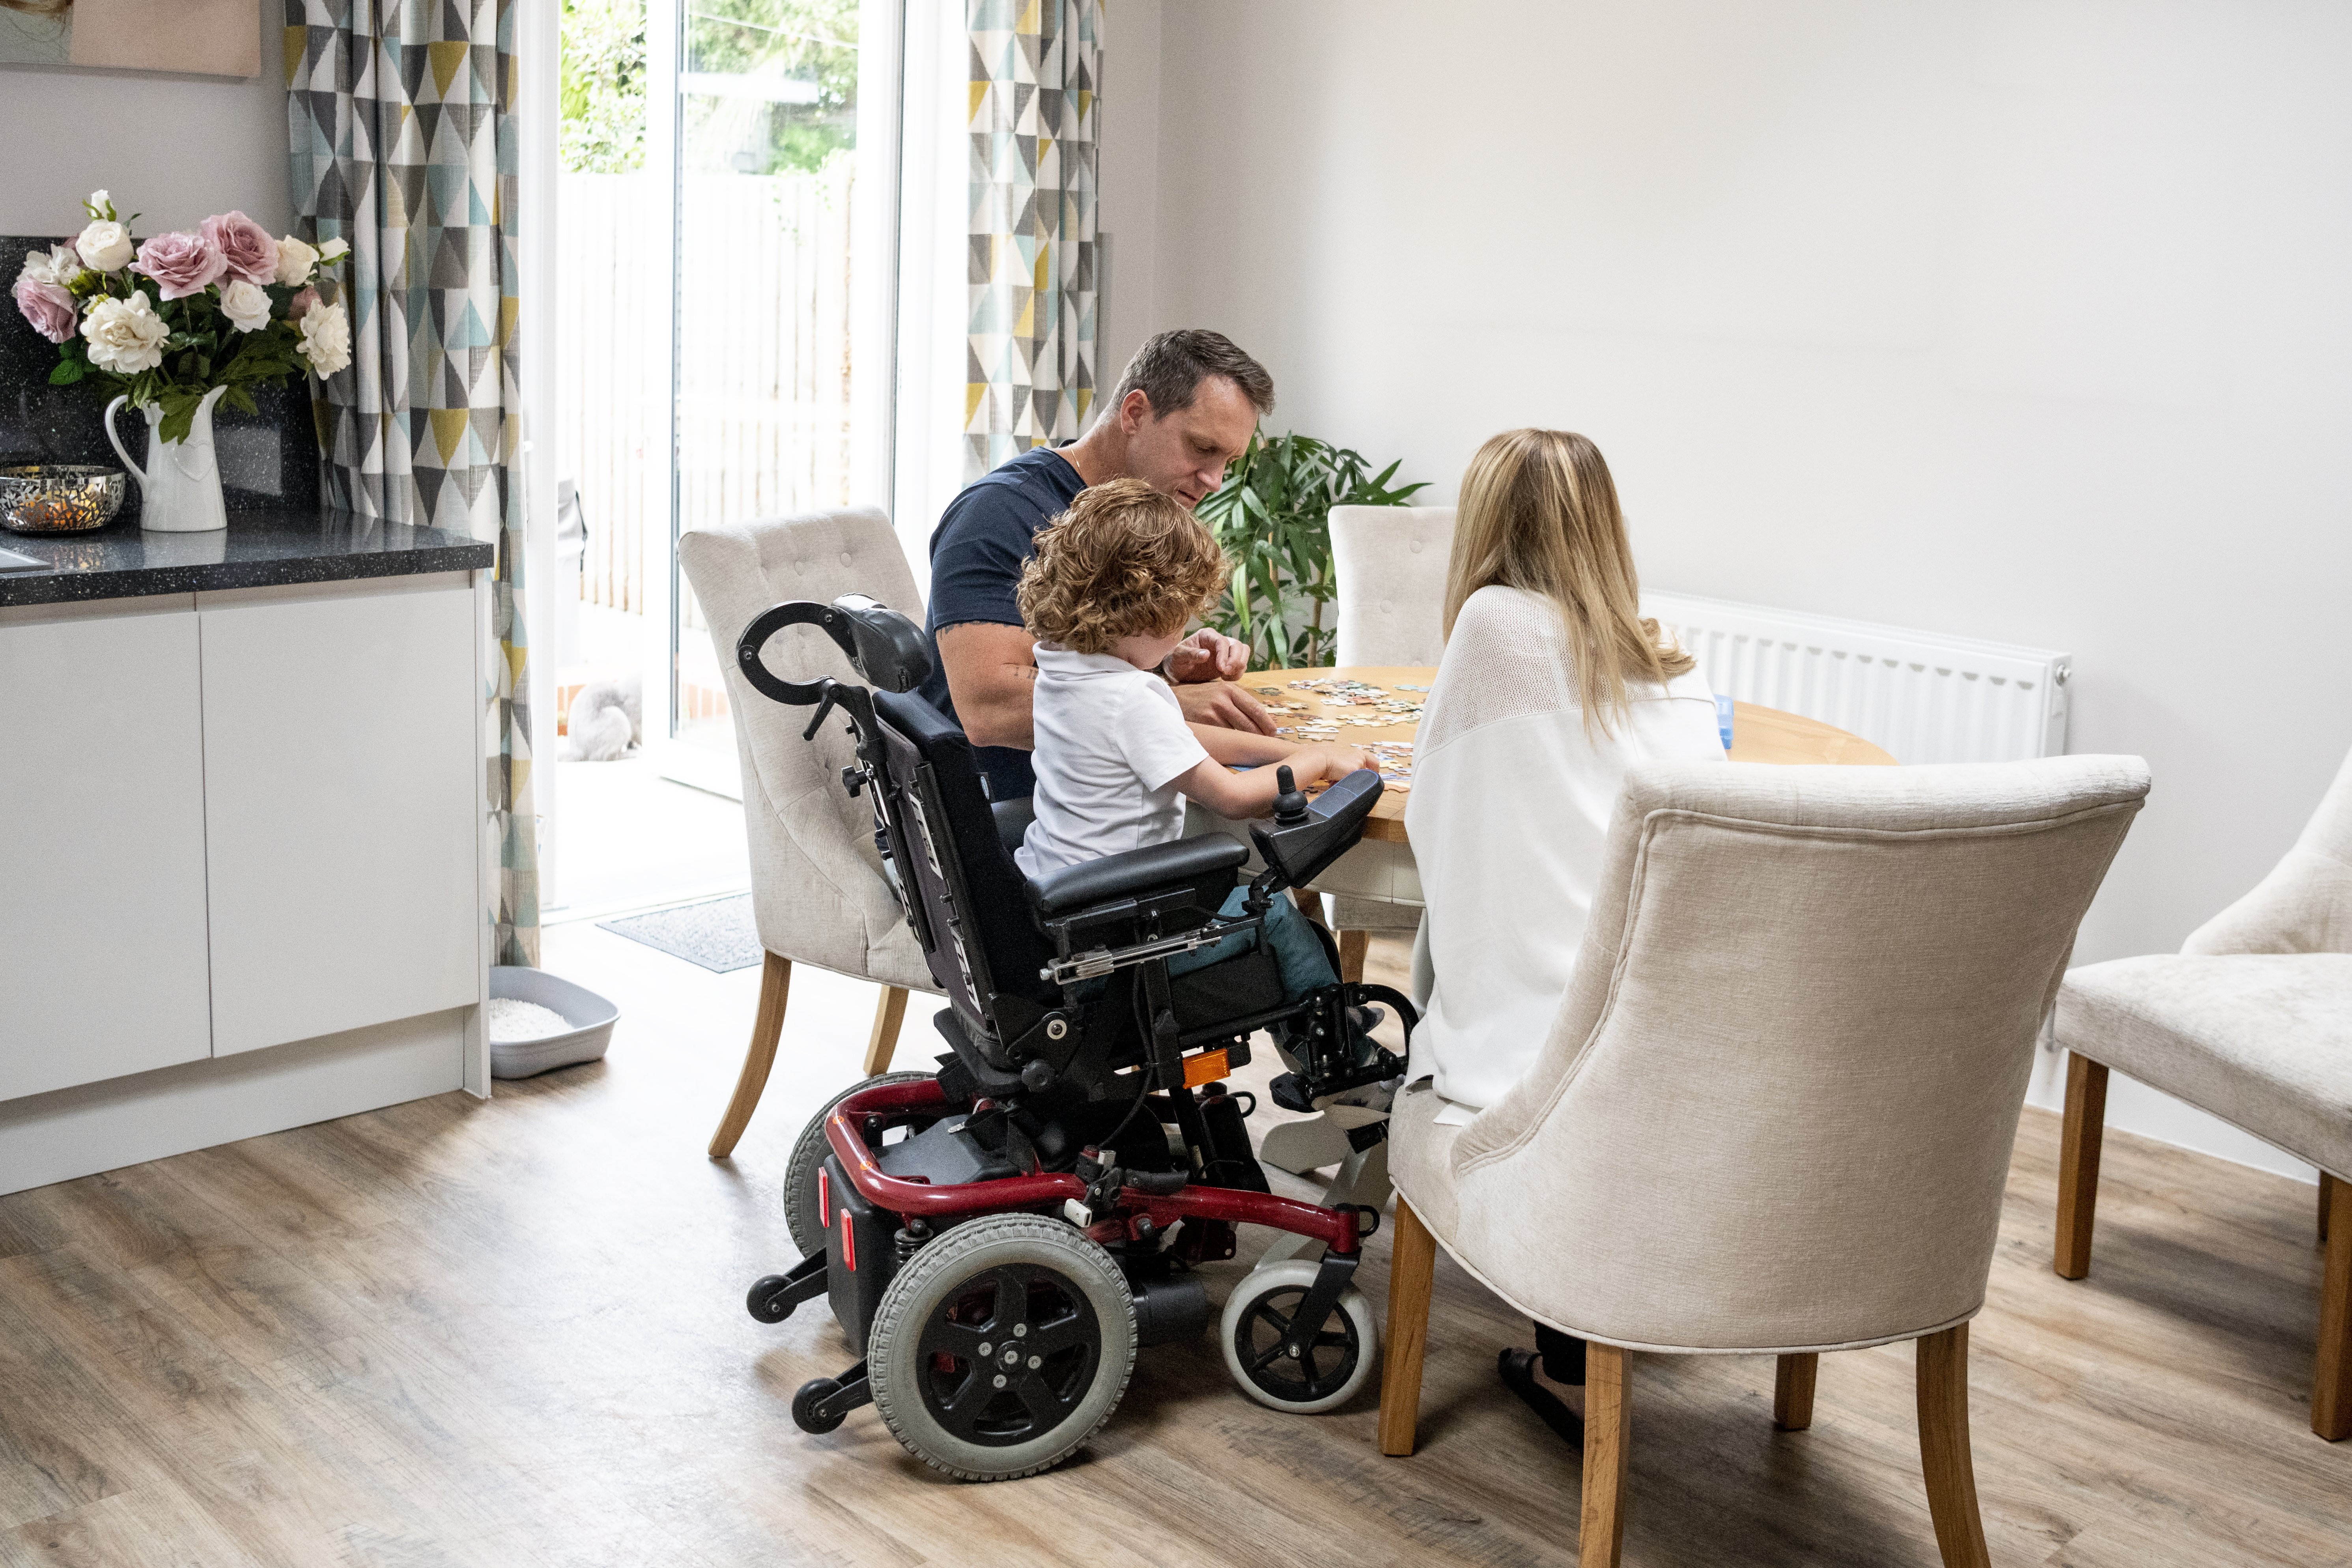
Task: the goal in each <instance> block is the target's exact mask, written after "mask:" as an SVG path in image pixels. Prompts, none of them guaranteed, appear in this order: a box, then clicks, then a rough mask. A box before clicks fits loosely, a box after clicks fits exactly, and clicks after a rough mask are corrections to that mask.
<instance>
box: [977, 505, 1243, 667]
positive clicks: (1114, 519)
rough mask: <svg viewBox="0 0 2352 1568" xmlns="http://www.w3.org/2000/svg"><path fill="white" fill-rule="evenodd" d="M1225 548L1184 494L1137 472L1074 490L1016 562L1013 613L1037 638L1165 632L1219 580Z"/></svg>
mask: <svg viewBox="0 0 2352 1568" xmlns="http://www.w3.org/2000/svg"><path fill="white" fill-rule="evenodd" d="M1226 572H1227V568H1226V564H1225V554H1224V552H1223V551H1222V550H1220V549H1219V548H1218V547H1217V541H1216V536H1215V535H1213V534H1212V533H1211V532H1210V531H1209V530H1208V527H1207V525H1206V524H1204V523H1202V521H1201V520H1200V519H1199V518H1197V517H1194V516H1193V515H1192V513H1191V512H1190V511H1188V510H1185V508H1184V505H1183V503H1182V502H1181V501H1179V500H1174V499H1173V498H1172V497H1169V496H1164V495H1161V494H1160V492H1159V491H1158V490H1155V489H1152V488H1151V487H1150V485H1148V484H1145V483H1144V482H1143V481H1142V480H1141V479H1112V480H1110V481H1109V482H1108V483H1107V484H1099V485H1096V486H1094V487H1093V488H1092V489H1087V490H1084V491H1081V492H1080V493H1079V496H1078V499H1077V500H1076V502H1074V503H1073V504H1072V505H1071V507H1070V510H1067V511H1066V512H1064V513H1063V514H1062V515H1061V516H1059V517H1057V518H1055V520H1054V521H1052V522H1051V523H1049V524H1047V525H1046V527H1045V531H1042V532H1041V533H1039V534H1038V535H1037V553H1036V554H1035V555H1034V556H1033V557H1031V559H1030V561H1029V563H1028V564H1027V565H1025V566H1024V567H1023V568H1022V570H1021V589H1020V599H1021V620H1022V624H1023V625H1024V626H1027V627H1028V628H1029V634H1030V635H1031V636H1032V637H1036V638H1037V639H1038V640H1039V641H1041V642H1051V643H1059V644H1060V645H1061V646H1062V647H1066V648H1068V649H1069V650H1070V651H1071V652H1073V653H1108V652H1110V650H1111V645H1112V644H1113V643H1115V642H1117V641H1118V639H1119V638H1120V637H1165V636H1167V635H1168V634H1169V633H1171V632H1175V631H1181V630H1182V629H1183V626H1184V623H1185V622H1187V621H1189V620H1191V619H1192V617H1193V616H1197V615H1199V614H1200V613H1201V612H1202V610H1203V609H1205V608H1206V607H1207V606H1208V605H1209V603H1210V602H1211V601H1212V600H1213V599H1214V598H1215V597H1216V596H1217V594H1218V592H1219V591H1220V590H1221V589H1223V586H1224V582H1225V576H1226Z"/></svg>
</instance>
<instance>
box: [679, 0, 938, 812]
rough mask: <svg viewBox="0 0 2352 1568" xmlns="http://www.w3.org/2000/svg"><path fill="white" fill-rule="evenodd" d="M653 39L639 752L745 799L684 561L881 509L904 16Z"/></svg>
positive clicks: (769, 0)
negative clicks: (661, 288)
mask: <svg viewBox="0 0 2352 1568" xmlns="http://www.w3.org/2000/svg"><path fill="white" fill-rule="evenodd" d="M648 24H649V26H648V29H647V39H646V41H647V45H648V48H647V55H648V61H647V63H648V66H649V68H650V69H649V72H648V77H649V83H648V85H649V88H650V89H651V90H650V91H649V94H648V99H649V101H648V110H649V113H648V122H647V132H648V134H647V139H646V154H647V155H646V167H647V169H648V172H655V173H657V174H659V176H660V178H659V189H658V191H657V192H656V199H657V200H658V201H659V202H660V204H661V207H662V211H663V213H664V216H665V217H666V220H667V221H666V222H665V223H664V224H663V225H662V226H661V227H660V228H659V229H658V230H657V231H656V232H659V233H663V234H666V235H667V238H668V241H669V243H668V245H667V247H666V250H667V254H666V255H665V256H664V257H662V258H660V264H661V265H662V266H663V267H664V268H666V270H667V279H666V281H667V289H666V290H665V293H664V295H663V296H660V297H666V298H667V300H670V301H671V307H672V308H671V309H670V310H667V312H658V311H657V312H653V313H652V314H653V317H654V319H653V320H652V321H649V322H648V331H650V333H651V334H652V336H653V338H654V340H655V341H654V342H653V343H652V344H651V345H649V346H651V347H653V348H654V349H656V351H657V352H656V353H650V354H648V356H647V357H648V359H649V360H650V361H651V363H652V365H653V366H654V367H660V366H667V373H668V374H667V384H666V385H664V386H661V387H659V388H657V389H651V390H655V391H656V394H657V395H660V396H661V397H663V398H664V399H665V400H666V404H667V406H666V407H664V408H662V409H661V410H659V411H658V425H659V427H661V428H665V429H667V431H668V432H669V437H670V438H669V440H668V441H667V457H668V461H667V465H665V466H664V468H663V469H662V470H660V471H656V468H655V466H654V465H652V464H648V465H647V466H646V482H647V483H648V484H649V485H658V486H661V487H663V493H660V494H659V495H658V496H656V495H648V496H647V498H646V501H647V505H646V512H647V514H648V517H649V518H651V517H659V518H663V519H665V520H666V521H667V526H666V527H663V528H660V529H659V530H658V531H657V532H656V530H652V529H648V530H647V533H648V534H649V535H655V537H652V538H649V539H648V540H647V544H648V545H649V546H654V547H655V548H648V549H647V550H646V563H645V564H646V635H647V637H649V638H651V639H653V640H654V644H655V646H654V647H650V648H649V649H648V653H649V655H650V656H651V657H650V658H648V659H647V668H648V671H649V679H647V681H646V693H645V736H646V748H647V751H648V752H650V753H651V755H652V757H653V759H654V763H655V765H656V767H657V768H658V769H659V770H660V771H661V772H662V773H664V774H666V775H667V776H668V777H671V778H675V779H677V780H679V781H680V782H682V783H686V784H694V785H697V786H698V787H700V788H703V789H708V790H713V791H716V792H718V793H720V794H724V795H730V796H734V797H735V798H738V799H740V797H741V782H740V774H739V772H738V763H737V755H736V747H735V733H734V721H733V715H732V714H731V713H730V711H729V706H728V694H727V689H726V686H725V683H724V682H723V681H722V680H721V679H719V671H720V669H721V668H722V665H721V663H720V659H721V657H722V655H721V651H720V650H719V648H718V647H715V645H714V642H713V639H712V637H711V633H710V628H709V625H708V623H707V622H706V621H705V619H704V617H703V615H702V608H701V606H700V605H698V603H697V602H696V600H695V597H694V594H693V590H692V588H691V587H690V586H689V585H688V583H687V582H686V580H685V577H684V574H682V573H680V572H679V570H678V567H677V549H676V543H677V536H678V535H679V534H680V533H681V532H683V531H686V530H688V529H690V528H695V527H698V526H706V525H709V524H712V523H719V522H730V521H744V520H748V519H751V518H759V517H772V516H777V515H781V514H788V513H793V512H800V511H807V510H814V509H816V508H821V507H835V506H845V505H852V504H861V503H873V504H877V505H881V506H885V507H887V505H888V502H889V489H890V480H891V471H892V470H891V426H892V404H893V397H892V385H893V381H894V373H893V362H894V358H895V350H896V345H895V343H894V342H893V322H894V317H895V310H894V298H895V293H896V279H897V275H898V257H897V245H898V216H897V215H898V171H899V156H898V124H899V104H898V99H899V89H900V81H901V60H902V53H903V35H904V27H903V16H902V6H901V0H683V3H681V0H656V3H655V5H654V9H653V11H652V13H651V14H650V15H649V16H648ZM653 672H660V673H661V674H664V675H666V676H667V679H652V678H651V676H652V673H653Z"/></svg>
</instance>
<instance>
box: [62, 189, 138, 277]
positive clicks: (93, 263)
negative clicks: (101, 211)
mask: <svg viewBox="0 0 2352 1568" xmlns="http://www.w3.org/2000/svg"><path fill="white" fill-rule="evenodd" d="M98 194H99V195H105V194H106V193H105V192H104V191H100V192H99V193H98ZM74 249H76V250H77V251H79V252H80V253H81V259H82V265H83V266H85V267H88V268H89V269H90V270H91V271H93V272H114V271H119V270H120V269H121V268H124V267H126V266H128V265H130V262H131V256H132V255H133V254H134V252H133V251H132V250H131V231H130V230H128V229H126V228H124V227H123V226H121V224H119V223H116V222H115V221H114V220H112V219H111V218H100V219H99V220H98V221H97V222H96V223H94V224H91V225H90V226H89V227H88V228H86V229H83V230H82V231H81V237H80V238H79V239H77V240H75V241H74Z"/></svg>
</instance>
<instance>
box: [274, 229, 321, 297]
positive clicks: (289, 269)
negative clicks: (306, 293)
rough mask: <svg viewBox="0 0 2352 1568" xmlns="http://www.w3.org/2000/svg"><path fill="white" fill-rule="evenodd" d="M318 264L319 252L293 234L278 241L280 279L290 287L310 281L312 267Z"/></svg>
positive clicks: (299, 285)
mask: <svg viewBox="0 0 2352 1568" xmlns="http://www.w3.org/2000/svg"><path fill="white" fill-rule="evenodd" d="M318 265H319V253H318V252H317V251H315V250H313V249H311V248H310V247H309V246H307V245H305V244H303V243H302V242H301V241H300V240H299V239H297V238H295V237H293V236H292V235H290V234H289V235H288V236H287V237H285V238H284V239H281V240H279V241H278V282H280V283H283V284H285V285H286V287H288V288H289V289H299V288H300V287H302V285H303V284H305V283H308V282H309V281H310V269H311V268H314V267H316V266H318Z"/></svg>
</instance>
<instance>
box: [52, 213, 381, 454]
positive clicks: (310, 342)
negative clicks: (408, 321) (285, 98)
mask: <svg viewBox="0 0 2352 1568" xmlns="http://www.w3.org/2000/svg"><path fill="white" fill-rule="evenodd" d="M82 205H84V207H86V208H87V209H88V210H89V226H88V227H86V228H84V229H83V230H82V231H81V233H80V234H79V236H77V237H75V238H74V239H73V240H72V241H71V242H70V243H66V244H58V245H54V246H52V247H49V249H48V250H47V252H46V253H44V252H41V251H37V250H36V251H32V252H29V253H28V254H27V255H26V258H25V266H24V269H23V270H22V271H20V272H19V273H17V275H16V288H15V289H14V290H13V292H14V294H15V296H16V309H17V310H20V311H22V312H23V313H24V317H25V320H26V321H29V322H31V323H32V326H33V330H34V331H37V332H38V333H40V334H41V335H42V336H43V337H45V338H47V339H48V340H49V342H53V343H55V344H57V345H58V367H57V368H56V369H55V370H53V371H51V372H50V373H49V381H50V383H51V384H53V385H58V386H68V385H71V384H73V383H75V382H78V381H81V380H83V379H84V378H86V377H95V378H96V379H97V380H98V382H99V383H100V384H101V385H102V386H104V387H106V388H107V389H108V390H110V391H111V392H116V393H120V394H121V395H123V396H126V397H128V398H129V399H130V400H131V405H132V406H134V407H138V408H146V407H149V406H151V405H159V404H160V405H162V406H163V424H162V426H160V427H159V428H158V430H157V434H158V435H160V436H161V437H163V439H164V440H166V441H184V440H185V439H187V436H188V429H189V426H191V424H193V423H194V419H195V416H196V409H197V408H198V406H200V405H202V404H203V402H204V400H205V397H206V396H207V395H210V394H211V393H212V392H213V391H214V390H215V388H226V393H225V394H224V395H223V398H222V401H224V402H226V403H227V404H228V405H231V406H232V407H235V408H240V409H243V410H244V411H245V412H246V413H247V414H252V413H255V412H257V410H256V408H255V405H254V402H253V394H252V393H251V392H249V391H248V390H247V388H248V387H250V386H252V385H253V384H255V383H257V382H270V383H278V382H282V381H283V380H284V379H285V378H286V377H287V376H289V375H293V374H299V372H301V371H303V370H305V369H307V370H309V371H310V374H313V375H317V376H320V377H325V376H330V375H332V374H335V372H337V371H339V370H341V369H342V368H343V367H344V366H345V365H347V364H349V363H352V323H351V317H350V316H349V315H348V314H347V313H346V312H345V310H344V309H343V306H342V304H341V301H340V300H322V299H321V298H320V292H319V290H320V287H321V286H324V287H325V288H326V289H329V290H330V292H331V293H332V292H334V291H335V284H334V282H333V280H332V279H330V278H328V277H327V275H326V270H325V269H326V268H331V267H333V266H334V265H335V264H336V263H338V262H340V261H341V260H342V259H343V258H345V257H347V256H349V255H350V254H351V247H350V246H348V245H346V244H344V243H343V242H342V241H341V240H340V239H331V240H329V241H328V242H327V243H326V244H325V245H323V246H320V247H318V248H316V249H313V248H312V247H310V246H308V245H305V244H304V243H303V242H302V241H300V240H299V239H296V238H295V237H293V236H291V235H289V236H287V237H285V238H284V239H272V238H270V237H269V235H268V231H267V230H265V229H263V228H262V226H260V225H259V224H257V223H255V222H254V221H253V220H252V219H250V218H248V217H247V216H245V215H244V214H243V213H241V212H232V213H223V214H221V215H219V216H215V217H208V218H206V219H205V221H204V222H203V223H202V224H201V225H199V226H197V228H196V230H195V232H194V233H185V232H183V233H178V234H159V235H156V236H155V237H153V238H152V239H148V240H145V241H137V240H133V239H132V238H131V222H132V221H133V220H134V219H136V218H137V216H138V215H137V214H136V213H133V214H132V215H131V217H129V218H125V217H123V216H121V215H119V214H117V213H116V212H115V210H114V203H113V202H112V201H111V200H110V199H109V197H108V195H107V194H106V193H105V192H104V191H98V192H94V193H92V194H91V195H90V198H89V201H87V202H85V203H83V204H82Z"/></svg>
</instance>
